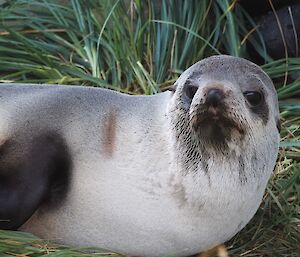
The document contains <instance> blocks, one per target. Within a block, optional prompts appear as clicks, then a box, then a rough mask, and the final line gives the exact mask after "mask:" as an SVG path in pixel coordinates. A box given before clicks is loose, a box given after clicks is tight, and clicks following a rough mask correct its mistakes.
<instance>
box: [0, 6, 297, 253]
mask: <svg viewBox="0 0 300 257" xmlns="http://www.w3.org/2000/svg"><path fill="white" fill-rule="evenodd" d="M255 28H256V24H255V22H254V21H253V20H252V19H251V18H250V17H249V15H248V14H247V13H246V12H245V11H244V10H243V9H242V8H241V7H240V6H239V5H238V2H237V1H229V0H216V1H212V0H211V1H209V0H202V1H195V0H190V1H181V0H174V1H168V0H162V1H150V0H149V1H147V0H134V1H133V0H132V1H129V0H128V1H123V0H114V1H110V0H94V1H92V0H87V1H83V0H81V1H80V0H70V1H63V0H60V1H55V0H43V1H37V0H30V1H24V0H10V1H6V0H2V1H0V81H1V82H24V83H31V82H34V83H59V84H75V85H87V86H96V87H97V86H98V87H105V88H110V89H114V90H118V91H121V92H126V93H129V94H155V93H157V92H160V91H163V90H166V89H167V88H168V87H169V86H170V85H172V84H173V83H174V81H175V80H176V79H177V78H178V76H179V75H180V74H181V72H182V71H183V70H184V69H186V68H187V67H189V66H190V65H191V64H193V63H194V62H196V61H198V60H200V59H202V58H204V57H207V56H210V55H212V54H220V53H223V54H230V55H234V56H241V57H245V58H249V56H250V55H249V51H248V49H249V46H252V48H254V49H256V50H257V52H258V54H259V55H260V56H261V57H262V59H263V60H264V63H263V64H262V68H263V69H264V70H265V71H266V72H267V73H268V74H269V75H270V76H271V77H272V79H273V81H274V82H275V85H276V88H277V92H278V97H279V103H280V111H281V120H282V141H281V147H280V153H279V156H278V162H277V167H276V169H275V172H274V175H273V177H272V179H271V180H270V182H269V185H268V188H267V190H266V194H265V196H264V201H263V203H262V205H261V207H260V209H259V210H258V212H257V214H256V215H255V217H254V218H253V220H252V221H251V222H250V224H248V225H247V226H246V228H245V229H243V230H242V231H241V232H240V233H239V234H238V235H237V236H235V237H234V238H233V239H232V240H231V241H229V242H227V243H226V246H227V251H228V254H229V255H230V256H246V257H252V256H276V257H294V256H295V257H296V256H299V253H300V207H299V206H300V163H299V160H300V150H299V149H300V143H299V142H300V101H299V99H300V98H299V97H300V79H298V80H296V81H289V79H288V78H289V77H288V75H289V74H290V73H292V72H295V71H298V72H300V58H288V57H286V58H284V59H282V60H273V59H272V58H271V57H270V56H268V54H267V52H266V50H265V49H266V47H265V45H264V42H263V40H262V35H260V34H259V33H258V31H257V30H256V29H255ZM90 252H91V249H74V248H70V247H67V246H59V245H54V244H52V243H49V242H46V241H43V240H40V239H38V238H36V237H34V236H32V235H28V234H23V233H20V232H8V231H1V232H0V256H22V257H25V256H27V257H29V256H30V257H36V256H107V254H106V253H103V251H102V253H101V250H99V249H94V250H93V252H94V253H93V254H91V253H90ZM114 255H115V254H114ZM212 256H213V255H212Z"/></svg>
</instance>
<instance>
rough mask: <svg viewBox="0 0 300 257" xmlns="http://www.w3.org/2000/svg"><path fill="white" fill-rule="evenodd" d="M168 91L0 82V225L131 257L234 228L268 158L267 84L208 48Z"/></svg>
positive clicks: (252, 69) (273, 150) (191, 249)
mask: <svg viewBox="0 0 300 257" xmlns="http://www.w3.org/2000/svg"><path fill="white" fill-rule="evenodd" d="M173 91H174V92H171V91H168V92H164V93H160V94H157V95H155V96H128V95H125V94H121V93H117V92H112V91H109V90H105V89H95V88H87V87H80V86H55V85H21V84H2V85H0V119H1V125H0V131H1V135H2V136H1V137H2V138H1V146H0V154H1V156H0V177H1V182H0V183H1V184H0V186H1V187H0V204H1V206H4V208H2V210H0V220H1V221H0V227H1V228H4V229H16V228H17V227H19V226H21V230H24V231H29V232H32V233H34V234H36V235H38V236H40V237H43V238H46V239H50V240H55V241H57V242H61V243H65V244H71V245H77V246H98V247H101V248H106V249H109V250H112V251H116V252H121V253H125V254H129V255H135V256H187V255H191V254H195V253H198V252H200V251H203V250H206V249H208V248H210V247H213V246H215V245H217V244H219V243H223V242H224V241H226V240H228V239H230V238H231V237H232V236H234V235H235V234H236V233H237V232H238V231H240V230H241V229H242V228H243V227H244V226H245V225H246V224H247V223H248V221H249V220H250V219H251V218H252V217H253V215H254V214H255V212H256V210H257V208H258V206H259V204H260V202H261V199H262V196H263V193H264V190H265V187H266V184H267V181H268V178H269V177H270V175H271V172H272V170H273V168H274V165H275V161H276V157H277V151H278V144H279V133H278V131H277V128H276V125H277V121H278V104H277V98H276V93H275V90H274V87H273V84H272V82H271V80H270V79H269V78H268V76H267V75H266V74H265V73H264V72H263V71H262V70H261V69H260V68H259V67H257V66H256V65H254V64H252V63H250V62H248V61H246V60H244V59H240V58H234V57H229V56H215V57H210V58H207V59H204V60H202V61H200V62H199V63H196V64H195V65H193V66H192V67H190V68H189V69H188V70H186V71H185V72H184V73H183V74H182V75H181V77H180V78H179V79H178V81H177V82H176V84H175V85H174V90H173ZM249 92H250V93H249ZM253 99H254V100H253ZM257 107H258V108H257Z"/></svg>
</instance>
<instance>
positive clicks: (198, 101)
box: [170, 55, 279, 168]
mask: <svg viewBox="0 0 300 257" xmlns="http://www.w3.org/2000/svg"><path fill="white" fill-rule="evenodd" d="M170 112H171V113H172V114H171V124H172V126H173V128H174V131H176V132H175V135H176V138H177V139H176V142H177V147H179V148H181V150H180V151H183V152H185V154H183V155H182V159H183V162H184V163H190V165H189V166H195V165H194V164H196V163H197V162H198V163H201V161H199V158H200V157H199V156H202V157H203V156H204V158H202V159H204V160H206V159H208V158H209V156H216V155H217V156H222V155H223V156H227V157H228V156H235V157H236V156H238V159H240V160H241V159H243V155H242V153H247V152H249V151H250V152H253V153H252V154H253V156H254V155H255V153H254V152H255V150H256V149H255V147H257V149H262V148H264V147H262V146H259V144H260V143H262V145H264V143H266V147H267V145H270V144H272V145H273V147H272V149H275V151H277V149H278V141H279V134H278V130H277V129H276V126H277V124H278V122H279V111H278V101H277V96H276V91H275V88H274V86H273V83H272V81H271V79H270V78H269V77H268V75H267V74H265V72H264V71H263V70H262V69H261V68H260V67H258V66H257V65H255V64H253V63H252V62H249V61H247V60H245V59H242V58H236V57H231V56H224V55H221V56H213V57H209V58H207V59H204V60H202V61H200V62H198V63H196V64H194V65H193V66H191V67H190V68H189V69H187V70H186V71H185V72H184V73H183V74H182V75H181V76H180V78H179V79H178V80H177V82H176V83H175V85H174V95H173V101H172V102H171V104H170ZM277 127H278V126H277ZM183 149H185V150H183ZM245 151H246V152H245ZM274 154H275V155H276V153H274ZM184 155H185V156H184ZM253 158H254V157H253ZM200 159H201V158H200ZM190 160H192V162H193V163H194V164H191V161H190ZM242 162H243V161H242ZM205 166H207V165H205ZM194 168H195V167H194Z"/></svg>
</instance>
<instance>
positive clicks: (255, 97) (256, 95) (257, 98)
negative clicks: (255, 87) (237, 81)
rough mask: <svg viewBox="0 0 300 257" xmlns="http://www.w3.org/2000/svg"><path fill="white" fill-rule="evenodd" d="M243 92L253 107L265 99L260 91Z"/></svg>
mask: <svg viewBox="0 0 300 257" xmlns="http://www.w3.org/2000/svg"><path fill="white" fill-rule="evenodd" d="M243 94H244V96H245V98H246V99H247V101H248V102H249V104H251V105H252V106H253V107H255V106H258V105H260V104H261V102H262V100H263V95H262V93H260V92H258V91H246V92H244V93H243Z"/></svg>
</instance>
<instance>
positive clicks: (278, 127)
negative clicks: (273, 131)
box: [276, 119, 281, 133]
mask: <svg viewBox="0 0 300 257" xmlns="http://www.w3.org/2000/svg"><path fill="white" fill-rule="evenodd" d="M276 127H277V129H278V133H280V131H281V121H280V119H277V123H276Z"/></svg>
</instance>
